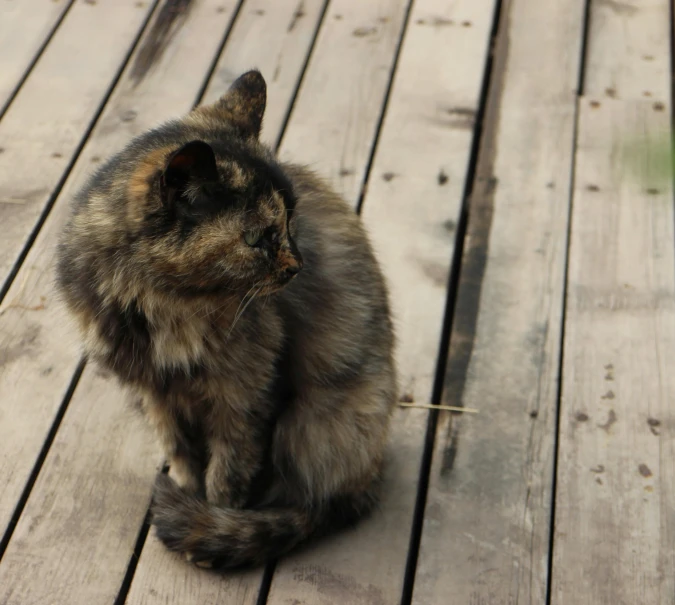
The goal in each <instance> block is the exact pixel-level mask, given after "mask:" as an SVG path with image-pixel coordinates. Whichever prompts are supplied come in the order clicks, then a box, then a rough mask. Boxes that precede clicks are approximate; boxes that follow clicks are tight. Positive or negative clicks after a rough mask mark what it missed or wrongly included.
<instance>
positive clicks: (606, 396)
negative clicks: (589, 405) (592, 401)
mask: <svg viewBox="0 0 675 605" xmlns="http://www.w3.org/2000/svg"><path fill="white" fill-rule="evenodd" d="M614 397H615V395H614V391H607V392H606V393H605V394H604V395H603V396H602V397H600V399H614Z"/></svg>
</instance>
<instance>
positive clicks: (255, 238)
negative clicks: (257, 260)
mask: <svg viewBox="0 0 675 605" xmlns="http://www.w3.org/2000/svg"><path fill="white" fill-rule="evenodd" d="M261 237H262V233H261V232H260V231H245V232H244V241H245V242H246V243H247V244H248V245H249V246H255V245H256V244H257V243H258V242H259V241H260V238H261Z"/></svg>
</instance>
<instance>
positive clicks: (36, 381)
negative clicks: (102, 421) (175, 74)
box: [0, 2, 148, 534]
mask: <svg viewBox="0 0 675 605" xmlns="http://www.w3.org/2000/svg"><path fill="white" fill-rule="evenodd" d="M116 6H117V8H114V9H113V8H106V7H101V8H102V12H101V17H96V16H95V15H94V13H93V12H91V11H90V9H91V8H92V7H88V8H83V9H78V12H76V9H77V7H74V8H73V10H72V12H70V13H69V15H68V21H67V23H64V24H63V28H62V29H60V30H59V35H58V36H57V38H58V39H56V38H55V40H54V41H53V44H54V45H55V46H54V49H56V50H54V49H52V50H51V51H50V52H54V53H56V57H55V59H52V58H51V54H50V53H46V54H45V55H43V58H42V60H41V65H43V64H44V65H46V67H44V69H43V68H42V67H41V68H36V69H35V71H34V72H33V73H32V74H31V79H30V81H31V82H32V81H33V80H32V79H33V78H36V79H37V83H30V82H27V84H26V86H25V87H24V88H22V91H21V94H20V95H19V96H18V97H17V99H16V101H15V103H14V104H13V105H12V110H11V111H10V112H8V114H7V115H6V116H5V119H3V121H2V122H1V123H0V124H1V125H0V138H2V136H10V135H11V133H12V132H13V131H16V132H15V134H14V138H13V140H12V145H14V146H16V150H15V153H14V154H12V152H11V150H9V149H8V150H7V151H6V152H5V153H3V162H2V163H0V182H3V183H5V184H4V185H0V191H2V192H7V191H8V187H12V188H14V190H16V191H19V192H21V191H26V190H27V188H34V187H41V185H42V184H48V181H49V183H53V182H56V180H58V178H59V176H58V172H57V169H56V167H55V166H54V165H52V164H53V163H54V162H57V163H60V165H61V169H63V162H66V161H67V160H66V159H65V158H51V157H49V154H47V153H46V152H45V151H41V149H43V148H44V147H45V144H46V143H49V144H50V145H51V144H52V143H53V142H54V141H56V142H57V143H63V142H64V137H66V138H68V139H69V140H70V141H71V142H72V143H74V141H75V139H76V138H77V137H78V136H82V130H83V129H84V126H85V124H83V123H78V120H80V119H81V116H78V117H75V116H73V120H75V122H73V121H66V122H65V123H64V124H59V125H58V126H57V125H56V124H55V125H54V127H55V128H57V130H54V129H51V130H50V128H51V127H50V126H49V124H48V121H47V123H42V122H41V120H38V123H37V124H36V123H34V122H35V120H34V119H33V117H31V116H29V115H26V113H29V111H28V110H29V109H30V108H31V105H29V106H27V107H26V106H24V105H23V103H24V101H25V100H26V99H28V101H30V104H33V105H37V104H38V102H39V104H40V105H41V106H42V107H43V108H48V107H49V106H48V105H47V104H45V99H47V98H49V99H53V100H54V101H56V102H58V104H59V105H64V106H66V105H68V106H73V107H75V108H76V109H78V108H79V109H80V110H83V106H82V105H81V103H82V99H79V98H77V95H79V94H84V95H85V96H86V97H87V98H90V97H96V96H97V95H98V94H99V93H100V94H103V93H102V90H97V89H96V87H98V88H99V89H102V88H103V86H104V85H105V81H104V78H103V76H105V74H104V73H99V72H97V73H96V74H86V77H85V76H84V75H83V76H82V79H83V80H86V81H87V84H86V85H85V84H84V83H83V84H82V85H81V87H80V88H78V87H76V86H75V85H74V84H73V83H72V82H71V83H70V86H68V82H69V79H68V78H69V76H68V74H67V73H66V70H65V68H60V69H61V71H60V72H59V71H57V73H56V74H54V79H55V82H56V83H58V86H56V87H55V90H54V91H53V92H52V93H50V94H47V93H46V92H45V90H42V87H44V86H46V85H47V84H48V81H49V80H50V76H49V74H50V69H47V68H48V67H49V66H50V63H51V62H53V61H55V60H58V58H59V57H61V58H62V59H63V53H65V52H66V51H67V50H68V49H69V48H70V50H71V51H72V50H73V48H75V50H77V44H79V42H77V41H73V40H67V39H66V40H61V38H60V36H62V34H64V32H65V35H67V36H68V35H69V36H71V37H74V38H77V37H83V36H82V32H83V31H84V32H85V33H86V32H88V31H89V30H88V29H87V28H89V27H92V26H93V25H96V24H97V23H98V19H100V18H103V19H105V17H106V14H107V13H106V11H107V12H112V13H115V15H113V16H110V23H109V26H108V27H109V29H108V30H107V33H106V34H105V36H104V37H103V38H102V40H101V43H102V46H101V47H100V48H99V54H101V55H102V56H103V57H105V60H106V61H108V62H110V63H111V65H110V66H109V68H108V67H106V69H107V71H108V72H109V73H108V81H109V80H110V78H111V77H112V75H111V74H112V73H114V66H113V65H112V58H113V57H115V56H116V57H117V61H118V62H119V61H121V60H122V58H123V56H124V55H123V52H122V51H123V50H125V49H124V48H123V46H124V45H125V44H126V45H128V44H130V43H131V39H132V37H133V34H134V31H133V28H134V27H135V28H138V27H140V25H141V23H142V22H143V19H144V18H145V17H146V16H147V11H148V9H147V7H146V8H145V10H141V9H140V8H138V7H135V6H133V5H132V4H131V3H128V2H123V3H120V4H118V5H116ZM96 14H98V13H96ZM92 20H93V21H92ZM73 24H75V25H79V26H80V27H81V28H83V29H80V30H78V29H75V26H74V25H73ZM132 26H133V27H132ZM85 37H86V36H85ZM59 40H61V41H59ZM73 45H75V47H73ZM118 47H122V48H121V50H120V48H118ZM59 49H61V50H59ZM43 61H44V63H43ZM89 67H90V68H92V69H93V68H96V69H101V70H103V67H104V65H102V64H101V63H93V64H91V63H90V65H89ZM43 74H44V75H43ZM71 77H72V78H77V77H78V72H74V73H73V74H72V76H71ZM60 95H61V96H60ZM88 103H90V104H91V99H90V101H88ZM22 108H23V109H22ZM33 109H35V107H33ZM91 109H92V111H93V106H92V107H91ZM45 111H46V112H47V113H46V114H45V116H46V118H47V117H48V115H49V111H52V112H58V111H60V109H57V108H56V107H55V108H53V109H52V110H50V109H45ZM38 115H42V114H38ZM54 115H56V114H54ZM13 116H14V117H13ZM46 118H45V119H46ZM21 119H23V120H26V122H25V123H24V126H25V130H26V134H25V136H24V135H20V133H19V130H20V128H19V127H20V125H21V123H20V120H21ZM31 120H32V121H31ZM28 122H31V123H30V124H29V123H28ZM7 124H9V125H10V126H9V128H8V129H4V127H5V126H6V125H7ZM31 124H32V126H31ZM78 124H79V127H80V128H79V130H76V131H73V130H72V129H73V128H74V127H75V126H76V125H78ZM59 129H62V130H61V131H59ZM2 133H4V134H2ZM124 133H125V130H124V128H121V129H120V130H118V132H117V133H116V134H112V133H111V134H110V136H109V137H108V138H109V140H110V141H111V142H112V139H113V137H115V136H117V137H119V138H118V139H117V140H118V141H121V140H124V137H125V134H124ZM118 144H119V143H118ZM59 148H60V149H61V148H62V147H59ZM108 149H109V148H108V147H107V143H106V141H102V144H101V145H100V147H99V152H92V151H91V148H90V149H89V155H88V156H87V157H85V158H83V159H82V160H81V161H80V162H78V164H77V166H76V168H75V172H74V175H73V178H71V179H70V180H69V182H68V184H67V185H66V188H65V190H64V192H63V195H62V196H61V198H60V200H62V201H60V202H59V203H57V204H56V206H55V207H54V210H53V212H52V215H51V216H50V218H49V219H48V220H47V223H46V224H45V227H44V228H43V230H42V232H41V233H40V235H39V237H38V239H37V242H36V244H35V245H34V246H33V248H32V250H31V251H30V254H29V255H28V257H27V259H26V262H25V263H24V265H23V267H22V268H21V270H20V271H19V273H18V274H17V277H16V279H15V281H14V282H13V285H12V287H11V288H10V289H9V291H8V292H7V295H6V296H5V298H4V300H3V302H2V305H0V392H1V393H2V394H3V395H2V406H0V485H1V486H2V489H0V534H4V532H5V530H6V528H7V525H8V523H9V520H10V518H11V515H12V513H13V511H14V508H15V506H16V504H17V502H18V500H19V497H20V495H21V492H22V491H23V489H24V485H25V483H26V481H27V480H28V477H29V475H30V473H31V470H32V468H33V465H34V464H35V461H36V459H37V456H38V454H39V453H40V450H41V448H42V444H43V442H44V440H45V438H46V436H47V434H48V432H49V429H50V427H51V425H52V423H53V421H54V418H55V415H56V413H57V411H58V409H59V406H60V405H61V402H62V400H63V397H64V395H65V393H66V391H67V389H68V387H69V385H70V381H71V378H72V376H73V372H74V371H75V368H76V366H77V364H78V361H79V351H78V345H77V337H76V335H75V332H74V330H73V328H72V326H71V325H70V324H69V322H68V318H67V315H66V314H65V312H64V310H63V309H62V308H61V306H60V304H59V303H58V301H57V300H56V297H55V292H54V289H53V284H52V280H53V273H52V262H53V257H54V247H55V246H56V241H57V237H58V233H59V232H60V230H61V229H62V227H63V225H64V224H65V220H66V217H67V213H68V206H67V204H68V200H67V198H68V197H70V196H71V195H72V194H73V192H74V189H75V188H76V187H79V186H81V185H82V184H83V183H84V180H85V179H86V178H87V176H88V174H89V172H90V171H91V167H92V165H93V163H92V161H91V158H92V157H95V156H96V154H97V153H101V154H105V153H107V152H108V151H107V150H108ZM31 152H34V157H32V159H31V160H30V166H31V167H30V179H29V180H26V178H27V177H26V175H27V173H26V172H25V171H26V170H28V169H29V168H28V165H23V166H19V167H17V166H16V164H15V162H16V161H18V160H19V159H20V157H23V156H26V155H28V154H29V153H31ZM5 155H7V156H8V160H9V161H8V163H5V160H4V156H5ZM45 156H46V157H45ZM24 160H26V158H24ZM22 170H23V172H22ZM43 179H45V180H43ZM49 187H51V184H49V186H46V187H45V188H44V191H43V192H42V193H40V194H39V196H40V199H41V200H43V201H44V199H46V197H47V196H48V195H49V193H48V191H49V190H50V189H49ZM35 191H37V189H35ZM0 195H2V194H0ZM21 195H23V194H21ZM3 199H6V198H2V197H0V216H2V217H3V218H4V215H3V214H2V213H3V211H4V210H6V211H8V212H9V211H11V210H13V209H15V208H18V209H19V210H20V211H22V210H21V207H20V206H17V205H16V204H5V203H2V200H3ZM35 199H36V200H37V199H38V198H37V197H35ZM17 216H18V215H17ZM10 224H14V223H11V221H10ZM3 229H4V231H3V238H2V246H1V247H0V254H3V253H7V254H10V251H11V250H12V246H13V245H14V244H18V243H19V241H20V240H19V238H14V237H13V236H14V235H18V232H16V231H15V230H14V229H13V228H11V227H9V226H8V225H7V223H6V222H5V227H4V228H3ZM6 258H9V256H6ZM0 265H2V262H1V261H0ZM0 275H2V276H3V278H4V276H6V273H4V274H3V273H0Z"/></svg>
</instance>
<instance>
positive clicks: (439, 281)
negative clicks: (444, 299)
mask: <svg viewBox="0 0 675 605" xmlns="http://www.w3.org/2000/svg"><path fill="white" fill-rule="evenodd" d="M419 264H420V267H421V268H422V271H423V272H424V275H426V276H427V277H428V278H429V279H431V281H432V282H433V283H434V285H436V286H438V287H439V288H445V287H446V286H447V284H448V270H449V269H448V267H447V266H445V265H443V264H441V263H438V262H433V261H427V260H420V261H419Z"/></svg>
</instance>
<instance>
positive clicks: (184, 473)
mask: <svg viewBox="0 0 675 605" xmlns="http://www.w3.org/2000/svg"><path fill="white" fill-rule="evenodd" d="M170 468H171V471H170V474H171V478H172V479H173V480H174V481H175V482H176V483H177V484H178V487H180V488H181V489H182V490H183V491H185V492H187V493H188V494H192V495H194V496H201V497H203V496H204V484H203V480H202V477H200V476H199V474H198V473H197V472H196V470H195V468H194V465H193V464H190V462H189V461H188V460H186V459H184V458H178V457H176V458H172V459H171V462H170Z"/></svg>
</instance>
